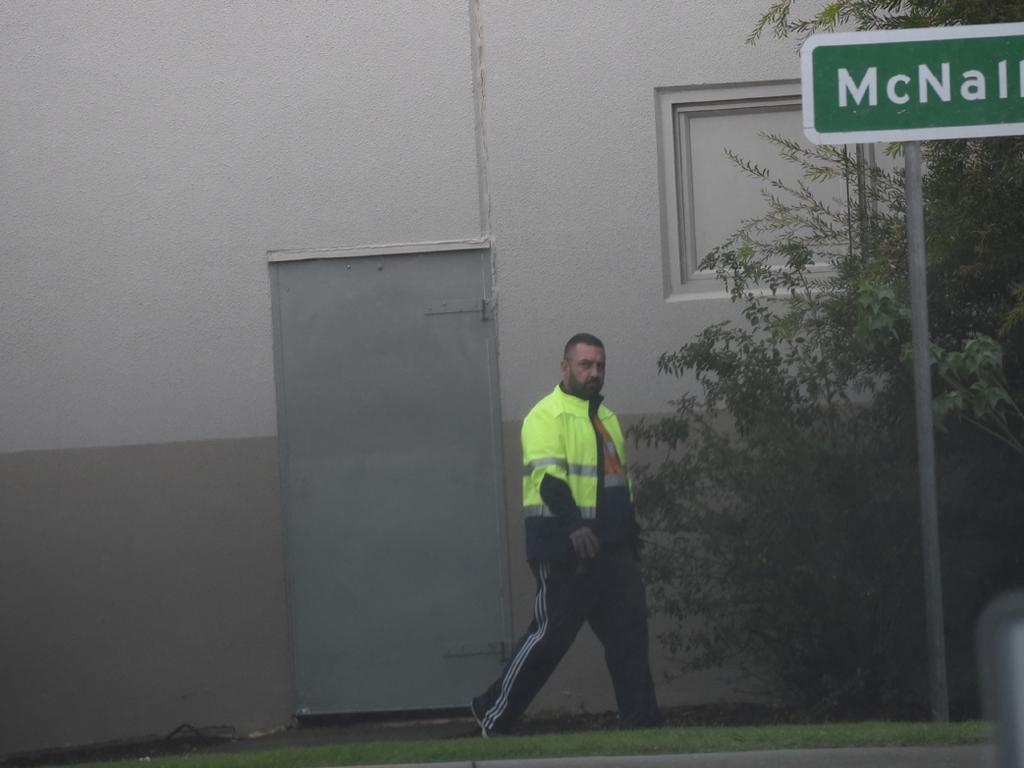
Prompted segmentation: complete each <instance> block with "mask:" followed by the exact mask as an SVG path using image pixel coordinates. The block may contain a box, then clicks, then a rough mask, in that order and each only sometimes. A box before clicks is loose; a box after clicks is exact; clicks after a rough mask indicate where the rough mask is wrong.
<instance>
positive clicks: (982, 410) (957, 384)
mask: <svg viewBox="0 0 1024 768" xmlns="http://www.w3.org/2000/svg"><path fill="white" fill-rule="evenodd" d="M904 354H905V355H907V354H909V353H907V352H905V353H904ZM932 361H933V365H934V368H935V372H936V374H937V378H938V381H939V382H940V383H941V384H942V391H941V393H940V394H939V396H938V397H936V398H935V400H934V403H933V408H934V412H935V422H936V424H937V425H938V427H939V428H940V429H945V424H946V421H947V420H948V418H949V417H950V416H958V417H960V418H961V419H964V420H966V421H967V422H969V423H971V424H973V425H975V426H976V427H978V428H979V429H981V430H982V431H983V432H985V433H987V434H989V435H991V436H992V437H994V438H996V439H997V440H999V441H1001V442H1003V443H1005V444H1006V445H1007V446H1008V447H1009V448H1011V449H1012V450H1014V451H1016V452H1017V453H1019V454H1021V456H1024V441H1022V440H1021V435H1022V434H1024V432H1022V424H1024V413H1022V412H1021V409H1020V407H1019V406H1018V405H1017V403H1015V402H1014V400H1013V398H1011V397H1010V395H1009V393H1008V391H1007V384H1006V377H1005V375H1004V373H1003V349H1002V347H1001V346H1000V345H999V343H998V342H997V341H996V340H995V339H992V338H991V337H989V336H978V337H976V338H973V339H970V340H969V341H967V342H966V343H965V344H964V347H963V349H962V350H960V351H957V352H947V351H946V350H944V349H942V348H941V347H939V346H938V345H932Z"/></svg>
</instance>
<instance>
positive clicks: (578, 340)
mask: <svg viewBox="0 0 1024 768" xmlns="http://www.w3.org/2000/svg"><path fill="white" fill-rule="evenodd" d="M577 344H586V345H587V346H590V347H600V348H601V349H604V342H603V341H601V340H600V339H599V338H597V336H595V335H594V334H592V333H577V334H576V335H575V336H573V337H572V338H571V339H569V340H568V341H567V342H565V349H563V350H562V357H564V358H565V359H566V360H568V359H569V353H570V352H572V351H573V349H574V348H575V347H576V345H577Z"/></svg>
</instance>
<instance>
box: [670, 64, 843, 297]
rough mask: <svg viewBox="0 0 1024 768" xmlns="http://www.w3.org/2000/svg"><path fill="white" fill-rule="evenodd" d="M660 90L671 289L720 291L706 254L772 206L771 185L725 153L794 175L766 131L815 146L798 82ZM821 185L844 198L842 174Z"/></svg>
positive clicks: (788, 177)
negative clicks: (703, 265) (704, 264)
mask: <svg viewBox="0 0 1024 768" xmlns="http://www.w3.org/2000/svg"><path fill="white" fill-rule="evenodd" d="M656 96H657V109H658V116H657V120H658V153H659V160H660V165H659V174H660V184H661V202H662V212H661V220H662V250H663V259H664V264H663V270H664V280H665V295H666V297H688V296H694V295H700V294H708V293H716V292H719V291H721V289H722V286H721V284H720V283H719V282H718V281H717V280H716V279H715V276H714V274H713V273H711V272H708V271H702V270H701V269H699V265H700V262H701V260H702V259H703V258H704V256H705V255H707V253H708V252H709V251H711V250H712V249H713V248H715V247H716V246H718V245H720V244H721V243H722V242H723V241H725V240H726V239H727V238H728V237H729V236H730V235H731V234H732V233H733V232H735V231H736V230H737V229H738V228H739V227H740V225H741V223H742V222H743V221H744V220H747V219H750V218H754V217H757V216H760V215H762V214H763V213H764V212H765V210H766V203H765V200H764V197H763V196H762V189H763V188H764V187H765V184H764V183H762V182H759V181H758V180H756V179H752V178H751V177H750V176H749V175H747V174H745V173H744V172H743V171H742V170H741V169H740V168H738V167H737V166H736V164H735V163H734V162H733V161H732V160H731V159H730V157H729V156H728V154H727V151H731V152H733V153H735V154H736V155H739V156H740V157H742V158H743V159H744V160H745V161H749V162H752V163H754V164H756V165H758V166H760V167H763V168H768V169H770V170H771V171H772V172H773V175H776V176H777V177H779V178H781V179H783V180H785V181H787V182H793V181H795V180H796V179H797V178H798V177H799V172H798V171H797V170H796V169H795V168H794V167H793V166H792V165H791V164H788V163H785V162H784V161H783V160H782V159H781V158H780V157H779V154H778V151H777V149H776V147H775V146H774V145H772V144H770V143H769V142H767V141H765V139H764V138H763V137H762V134H764V133H768V134H776V135H780V136H785V137H789V138H794V139H797V140H799V141H800V142H801V143H805V144H809V142H807V140H806V139H805V138H804V136H803V129H802V125H801V112H800V82H799V81H798V80H787V81H774V82H766V83H746V84H737V85H716V86H700V87H680V88H659V89H657V91H656ZM815 186H817V187H819V189H817V190H816V191H817V192H818V193H819V194H820V196H821V197H822V198H824V199H837V200H840V201H845V199H846V196H847V189H846V183H845V181H844V180H833V181H830V182H827V183H825V184H820V185H815Z"/></svg>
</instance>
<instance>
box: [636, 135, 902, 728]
mask: <svg viewBox="0 0 1024 768" xmlns="http://www.w3.org/2000/svg"><path fill="white" fill-rule="evenodd" d="M768 138H769V140H771V141H772V142H774V143H775V144H776V145H777V146H778V147H779V148H780V149H781V151H782V155H783V157H784V158H785V159H786V160H788V161H789V162H792V163H795V164H797V165H798V166H799V167H800V168H801V169H802V170H803V172H804V174H805V175H809V174H815V175H817V177H819V178H820V177H822V176H823V175H825V174H826V173H830V174H839V175H842V174H846V173H855V172H856V170H857V169H856V167H855V164H854V162H853V161H852V159H851V158H850V157H848V156H847V155H846V154H845V153H844V152H842V151H840V150H835V149H830V148H821V149H819V150H815V151H811V150H806V149H804V148H801V147H799V146H798V145H794V144H792V143H791V142H788V141H784V140H782V139H779V138H778V137H768ZM738 162H739V164H740V166H741V167H742V168H744V169H745V170H746V171H747V172H748V173H749V174H750V175H751V176H752V177H754V178H756V179H758V180H759V181H761V182H764V183H766V185H767V186H766V191H765V199H766V205H767V209H768V212H767V213H766V215H765V216H764V217H762V218H759V219H756V220H753V221H749V222H746V223H745V224H744V226H743V227H742V228H741V229H740V230H739V231H738V232H737V233H736V234H735V235H734V236H733V237H732V238H731V239H730V240H729V241H728V242H726V243H725V244H723V245H722V246H721V247H719V248H717V249H715V250H714V251H713V252H712V253H711V254H709V255H708V256H707V258H706V259H705V260H704V263H703V264H702V268H704V269H713V270H714V271H715V272H716V274H717V275H718V277H719V278H720V279H721V280H722V281H723V283H724V284H725V285H726V286H727V288H728V290H729V293H730V295H731V296H732V297H733V300H734V301H736V302H738V303H741V304H742V315H743V317H744V320H745V322H744V323H719V324H716V325H712V326H710V327H708V328H705V329H704V330H703V331H702V332H701V333H700V334H698V336H697V337H696V338H695V339H694V340H693V341H691V342H690V343H687V344H685V345H683V346H682V347H681V348H680V349H679V350H678V351H676V352H673V353H667V354H665V355H663V356H662V357H661V359H660V360H659V369H660V370H661V372H662V373H665V374H669V375H673V376H677V377H683V376H689V377H693V379H694V380H695V383H696V387H695V388H694V389H692V390H691V391H689V392H687V393H686V394H684V395H683V396H682V397H680V398H679V399H678V400H677V401H676V402H675V403H674V406H675V412H674V413H673V414H672V415H671V416H670V417H666V418H663V419H659V420H656V421H653V422H644V423H642V424H640V425H639V426H638V427H637V428H636V429H635V430H634V432H633V434H634V437H635V438H637V439H638V440H640V441H642V442H646V443H648V444H657V445H660V446H662V447H664V448H666V449H668V452H669V455H668V458H667V460H666V461H665V462H664V463H663V464H660V465H659V466H658V467H657V468H655V469H653V470H649V471H647V472H644V473H643V474H642V476H641V482H640V483H639V489H640V490H639V493H640V498H639V504H638V506H639V507H640V508H641V509H642V510H643V513H644V519H645V524H646V526H647V527H648V529H649V531H650V533H651V534H652V535H651V537H650V538H651V541H652V544H651V547H650V549H649V550H648V553H647V555H646V561H647V564H648V568H649V571H650V572H649V576H650V583H651V593H652V601H653V603H654V604H655V605H656V606H657V608H658V609H659V610H660V611H661V612H663V613H666V614H668V615H670V616H672V617H674V618H676V619H677V620H678V621H677V622H676V623H675V626H674V628H673V629H672V630H671V631H670V632H668V634H667V635H666V636H665V637H664V638H663V640H665V641H666V643H667V644H668V647H669V648H670V649H671V650H673V651H676V652H679V653H680V654H681V658H682V659H683V660H684V665H685V667H686V668H709V667H718V666H722V665H726V664H730V663H731V664H738V665H739V666H740V667H741V668H742V669H743V671H744V672H745V673H746V677H747V679H748V680H757V681H760V682H761V683H763V685H764V690H768V691H774V692H781V694H782V696H783V698H784V699H785V700H786V703H787V704H788V705H790V706H794V707H798V708H800V709H803V710H805V711H809V712H813V713H815V714H818V715H823V716H824V715H829V714H834V713H836V712H838V711H842V712H845V713H850V712H870V711H878V709H879V707H880V706H881V708H883V709H885V710H887V711H890V712H898V711H905V709H906V707H907V705H908V704H909V702H911V701H912V700H913V698H914V691H913V684H912V683H911V682H908V677H910V678H912V677H913V674H914V673H916V672H919V671H920V657H919V654H915V653H908V652H907V649H910V648H915V647H917V646H918V645H919V644H918V643H916V642H914V641H915V640H917V639H918V637H917V636H918V634H919V631H920V627H919V625H918V624H915V623H914V622H908V621H907V620H906V619H907V617H908V616H912V615H914V613H915V611H916V610H917V609H916V607H915V604H914V601H911V600H910V599H909V598H908V596H909V595H911V594H913V585H916V584H917V583H919V580H920V575H919V574H920V568H919V566H918V565H917V564H916V561H915V559H914V557H913V552H908V551H907V542H915V541H916V538H915V536H914V535H913V533H914V531H915V526H916V515H915V513H914V506H913V503H912V498H907V494H908V489H907V484H906V483H905V482H902V478H904V477H906V476H908V475H911V474H912V472H913V452H912V450H910V449H909V445H908V440H910V438H911V434H910V433H911V430H910V429H909V425H908V424H907V423H906V421H905V419H903V418H892V417H891V416H892V414H891V413H889V412H887V411H886V410H885V409H884V408H867V407H863V406H862V405H858V403H859V402H861V401H863V399H864V398H865V396H867V395H870V394H872V393H875V392H877V391H878V390H879V388H880V387H881V386H883V385H884V384H885V383H886V382H890V381H892V380H894V379H898V380H900V381H903V380H905V372H904V371H903V369H902V366H901V365H900V363H899V355H898V352H899V349H900V346H901V345H902V343H903V341H904V340H905V336H906V309H905V306H904V304H903V303H901V302H900V301H899V299H898V295H897V289H896V288H894V287H893V285H892V281H893V279H894V277H895V276H897V275H898V272H896V264H895V262H892V263H889V262H887V261H886V260H885V259H882V258H877V257H876V258H870V257H869V255H868V253H866V252H865V251H870V252H875V251H877V250H878V249H879V248H881V246H882V245H883V244H885V243H890V242H895V243H902V235H901V232H902V220H901V218H900V217H899V215H898V213H897V212H895V211H893V210H892V209H891V208H887V207H884V206H883V207H882V209H881V210H883V213H881V214H879V215H877V216H874V217H871V218H870V219H864V217H861V216H859V215H858V213H857V211H855V210H854V211H851V210H849V209H848V207H847V206H846V205H845V204H844V203H843V201H829V202H824V201H820V200H817V199H815V197H814V194H813V192H812V191H811V189H810V188H809V186H808V185H807V184H805V183H797V184H793V185H787V184H785V183H783V182H781V181H779V180H778V179H776V178H774V177H772V175H771V174H769V173H768V172H767V171H766V170H764V169H762V168H757V167H753V166H749V165H745V164H743V163H742V161H738ZM899 183H900V180H899V178H898V177H897V176H891V175H886V174H882V173H881V172H878V171H875V172H873V178H872V183H871V184H870V185H868V186H869V189H870V190H871V192H870V194H872V195H874V196H876V197H877V199H878V200H892V199H893V196H894V188H895V187H898V185H899ZM865 222H866V223H865ZM851 233H852V234H853V236H852V237H851ZM850 243H856V244H858V245H857V246H856V247H851V246H850ZM824 265H827V266H829V267H830V268H831V271H830V272H828V273H823V272H822V271H821V270H820V267H821V266H824ZM882 435H884V437H885V439H883V440H879V437H880V436H882ZM910 492H912V489H911V491H910Z"/></svg>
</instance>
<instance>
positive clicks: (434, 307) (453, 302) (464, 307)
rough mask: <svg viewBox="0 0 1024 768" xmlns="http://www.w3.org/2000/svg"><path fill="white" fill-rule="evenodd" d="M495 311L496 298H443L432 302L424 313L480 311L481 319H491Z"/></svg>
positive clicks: (442, 313)
mask: <svg viewBox="0 0 1024 768" xmlns="http://www.w3.org/2000/svg"><path fill="white" fill-rule="evenodd" d="M493 311H494V299H443V300H441V301H437V302H434V303H433V304H430V305H429V306H428V307H427V308H426V309H425V310H423V314H424V315H455V314H460V313H467V312H479V313H480V319H481V320H490V319H491V318H490V316H491V313H492V312H493Z"/></svg>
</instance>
